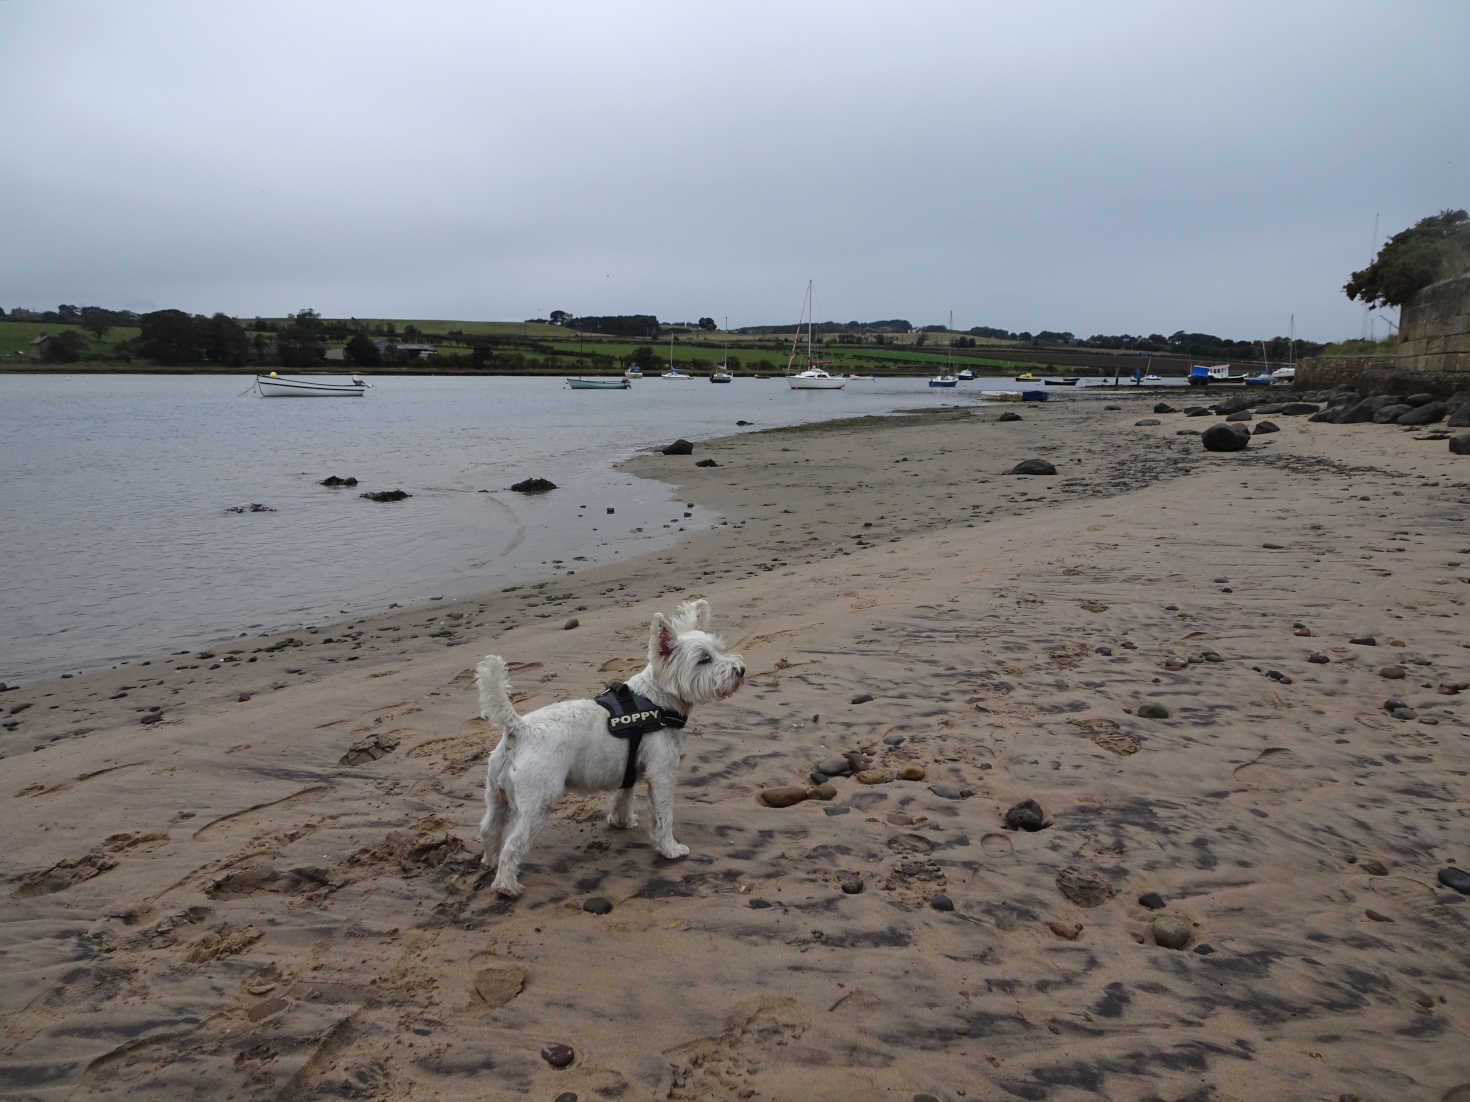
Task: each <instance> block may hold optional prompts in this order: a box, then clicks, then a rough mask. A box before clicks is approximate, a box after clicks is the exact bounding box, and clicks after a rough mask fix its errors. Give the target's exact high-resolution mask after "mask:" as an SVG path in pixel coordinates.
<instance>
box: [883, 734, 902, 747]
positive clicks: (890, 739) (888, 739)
mask: <svg viewBox="0 0 1470 1102" xmlns="http://www.w3.org/2000/svg"><path fill="white" fill-rule="evenodd" d="M903 743H904V737H903V736H902V735H885V736H884V738H883V745H884V746H902V745H903Z"/></svg>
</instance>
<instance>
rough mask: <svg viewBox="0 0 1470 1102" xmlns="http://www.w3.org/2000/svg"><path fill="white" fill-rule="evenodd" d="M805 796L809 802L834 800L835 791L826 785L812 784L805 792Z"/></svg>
mask: <svg viewBox="0 0 1470 1102" xmlns="http://www.w3.org/2000/svg"><path fill="white" fill-rule="evenodd" d="M806 795H807V799H809V800H835V799H836V798H837V789H836V788H835V787H834V786H833V785H830V784H826V783H822V784H814V785H812V786H811V787H810V788H808V789H807V790H806Z"/></svg>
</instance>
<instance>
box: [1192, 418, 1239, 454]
mask: <svg viewBox="0 0 1470 1102" xmlns="http://www.w3.org/2000/svg"><path fill="white" fill-rule="evenodd" d="M1200 441H1201V443H1203V444H1204V446H1205V451H1209V452H1238V451H1244V450H1245V446H1246V444H1248V443H1250V437H1249V436H1248V435H1247V434H1246V431H1245V430H1244V429H1240V428H1236V426H1234V425H1224V424H1221V425H1211V426H1210V427H1209V428H1207V429H1205V431H1204V434H1203V435H1202V436H1201V437H1200Z"/></svg>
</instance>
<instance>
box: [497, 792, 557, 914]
mask: <svg viewBox="0 0 1470 1102" xmlns="http://www.w3.org/2000/svg"><path fill="white" fill-rule="evenodd" d="M528 787H530V786H529V785H525V784H524V783H523V785H522V787H519V788H514V789H512V790H511V791H510V792H509V793H508V796H509V797H510V798H509V801H508V808H507V811H508V816H507V820H508V821H507V822H506V824H505V827H504V830H505V841H504V842H503V843H502V844H501V846H500V863H499V865H498V867H497V868H496V870H495V880H494V881H493V882H492V883H491V885H490V886H491V887H492V888H494V889H495V891H496V892H497V893H498V894H500V895H504V896H508V897H509V898H511V899H514V898H515V897H516V896H518V895H520V894H521V882H520V879H519V876H520V871H521V862H522V861H524V860H525V859H526V851H527V850H529V849H530V848H531V843H532V842H533V841H534V840H535V838H536V835H537V834H538V833H539V832H540V830H541V826H542V824H543V823H545V822H546V812H547V811H548V810H550V808H551V805H552V804H553V803H555V802H556V798H557V797H558V796H560V795H561V790H560V788H559V787H558V788H557V789H556V790H555V791H534V790H532V791H527V788H528Z"/></svg>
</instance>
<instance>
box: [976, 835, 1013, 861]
mask: <svg viewBox="0 0 1470 1102" xmlns="http://www.w3.org/2000/svg"><path fill="white" fill-rule="evenodd" d="M1015 849H1016V847H1015V843H1013V842H1012V841H1011V840H1010V839H1009V838H1007V837H1006V836H1005V835H1004V834H986V835H984V836H982V837H981V839H980V850H981V852H982V853H984V854H985V855H986V856H987V857H1009V856H1011V854H1013V853H1014V852H1015Z"/></svg>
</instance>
